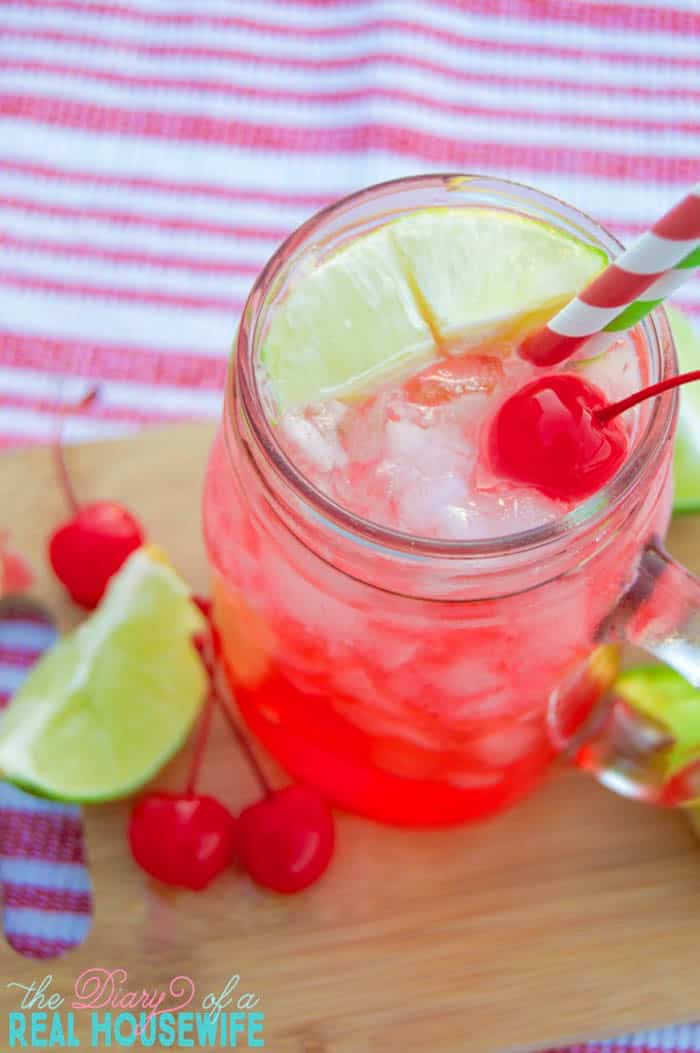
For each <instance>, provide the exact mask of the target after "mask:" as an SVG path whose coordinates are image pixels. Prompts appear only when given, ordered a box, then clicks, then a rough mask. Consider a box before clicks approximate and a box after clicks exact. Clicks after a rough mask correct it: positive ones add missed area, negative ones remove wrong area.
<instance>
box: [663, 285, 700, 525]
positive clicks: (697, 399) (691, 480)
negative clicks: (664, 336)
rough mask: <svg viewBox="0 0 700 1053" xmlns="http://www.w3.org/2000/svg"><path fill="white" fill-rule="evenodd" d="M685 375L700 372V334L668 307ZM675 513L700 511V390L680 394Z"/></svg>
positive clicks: (687, 389) (689, 386) (694, 387)
mask: <svg viewBox="0 0 700 1053" xmlns="http://www.w3.org/2000/svg"><path fill="white" fill-rule="evenodd" d="M666 313H667V314H668V320H669V322H670V323H671V330H672V332H673V338H674V340H675V344H676V351H677V352H678V364H679V367H680V370H681V372H685V371H686V370H690V369H700V334H699V333H698V331H697V330H696V329H695V328H694V326H693V324H692V322H691V321H690V319H689V318H688V317H687V315H685V314H683V312H682V311H679V310H678V308H677V307H671V306H670V305H667V306H666ZM673 478H674V494H673V510H674V512H698V511H700V386H698V384H687V385H686V386H685V387H683V388H681V391H680V414H679V417H678V431H677V432H676V445H675V449H674V454H673Z"/></svg>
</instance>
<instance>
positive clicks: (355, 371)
mask: <svg viewBox="0 0 700 1053" xmlns="http://www.w3.org/2000/svg"><path fill="white" fill-rule="evenodd" d="M606 262H607V261H606V257H605V255H604V253H603V252H601V251H600V250H599V249H596V248H594V247H592V246H591V245H588V244H586V243H585V242H581V241H578V240H576V239H575V238H572V237H570V236H569V235H567V234H564V233H563V232H561V231H559V230H557V229H555V228H554V227H550V226H547V225H546V224H544V223H541V222H539V221H538V220H534V219H529V218H527V217H525V216H519V215H517V214H516V213H512V212H506V211H504V210H497V209H488V208H484V209H467V208H464V209H458V208H450V209H448V208H430V209H424V210H422V211H419V212H414V213H411V214H410V215H407V216H404V217H402V218H400V219H397V220H394V221H392V222H390V223H387V224H385V225H384V226H381V227H378V228H376V229H375V230H373V231H372V232H371V233H369V234H366V235H364V236H362V237H360V238H358V239H357V240H356V241H354V242H353V243H352V244H351V245H349V246H347V247H345V248H341V249H339V250H338V251H337V252H335V253H334V254H333V255H331V256H330V257H328V258H327V259H325V260H323V261H322V262H320V263H319V264H318V265H317V266H315V267H310V269H309V270H308V271H307V272H306V273H304V274H303V276H302V277H300V278H299V279H298V281H297V282H296V284H294V285H293V286H292V287H291V288H290V289H289V290H288V291H286V293H285V294H284V297H283V298H282V299H281V301H280V303H279V304H278V306H277V309H276V311H275V312H274V313H273V315H272V319H271V322H270V325H269V328H268V331H267V333H266V334H265V338H264V341H263V347H262V355H261V357H262V361H263V364H264V365H265V367H266V369H267V371H268V374H269V377H270V379H271V381H272V386H273V389H274V391H275V394H276V397H277V400H278V403H279V405H280V406H281V407H282V408H283V409H285V408H289V407H293V406H303V405H305V404H307V403H309V402H313V401H316V400H318V399H321V398H324V397H328V396H341V397H346V396H348V395H351V394H353V393H354V392H355V391H361V390H362V389H363V388H364V387H365V386H366V385H367V384H368V383H371V382H373V381H375V380H376V378H381V379H385V378H386V377H389V376H390V375H391V374H392V373H394V372H396V371H398V370H400V369H402V368H404V367H405V366H406V365H407V363H411V364H412V365H415V366H416V367H417V366H418V365H419V364H420V363H421V361H422V360H428V359H429V358H430V357H431V356H432V355H433V354H434V353H435V351H436V346H437V345H446V344H447V345H449V344H451V343H457V342H459V343H460V345H461V346H462V347H465V346H469V345H470V344H473V345H477V344H479V343H481V342H482V341H484V340H486V339H491V338H494V337H503V338H509V339H510V338H516V337H520V336H522V335H523V334H524V333H525V332H527V331H529V329H531V328H534V327H535V326H537V325H539V324H541V323H542V322H543V321H545V320H546V319H547V318H548V317H551V315H552V314H554V313H555V311H556V310H557V309H558V308H559V307H560V306H561V305H562V304H563V303H565V302H566V301H567V300H569V299H571V298H572V297H573V296H574V295H575V294H576V293H577V292H578V291H579V290H580V289H581V288H582V287H583V286H584V285H585V284H586V283H587V282H588V281H590V279H591V278H593V277H594V275H595V274H597V273H598V271H600V270H601V269H602V267H603V266H604V265H605V263H606Z"/></svg>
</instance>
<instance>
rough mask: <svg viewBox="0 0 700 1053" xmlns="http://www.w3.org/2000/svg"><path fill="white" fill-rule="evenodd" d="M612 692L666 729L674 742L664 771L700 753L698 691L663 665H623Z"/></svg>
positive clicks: (686, 762) (669, 773) (678, 766)
mask: <svg viewBox="0 0 700 1053" xmlns="http://www.w3.org/2000/svg"><path fill="white" fill-rule="evenodd" d="M613 692H614V694H615V695H617V696H619V697H620V698H623V699H624V700H625V701H626V702H628V703H629V704H630V705H631V706H632V707H633V708H634V709H636V710H638V712H640V713H642V714H643V715H644V716H647V717H650V718H651V719H652V720H655V721H657V722H659V723H661V724H663V726H664V727H665V728H666V729H667V730H668V731H669V733H670V734H671V735H672V736H673V738H674V739H675V744H674V746H673V747H672V748H671V751H670V753H669V755H668V759H667V765H668V769H667V774H668V775H672V774H673V773H674V772H676V771H678V769H680V768H682V767H683V766H684V765H685V764H688V763H689V762H690V761H691V760H694V759H695V758H697V757H699V756H700V691H699V690H698V689H697V688H696V687H693V686H692V684H689V683H688V681H687V680H686V679H685V678H684V677H682V676H681V674H680V673H677V672H676V671H675V669H670V668H669V667H668V666H665V665H643V666H635V667H634V668H633V669H626V670H625V671H624V672H623V673H621V674H620V676H619V677H618V678H617V680H616V682H615V684H614V687H613Z"/></svg>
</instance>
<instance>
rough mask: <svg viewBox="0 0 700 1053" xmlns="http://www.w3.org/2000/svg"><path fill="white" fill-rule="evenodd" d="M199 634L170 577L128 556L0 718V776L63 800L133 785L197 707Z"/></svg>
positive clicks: (151, 769) (200, 692)
mask: <svg viewBox="0 0 700 1053" xmlns="http://www.w3.org/2000/svg"><path fill="white" fill-rule="evenodd" d="M204 627H205V623H204V619H203V617H202V615H201V614H200V612H199V610H198V609H197V607H196V606H195V604H194V603H193V602H192V601H191V599H190V596H189V590H188V589H187V586H186V585H185V584H184V582H183V581H181V579H180V578H179V577H178V576H177V574H176V573H175V571H174V570H172V568H171V567H169V566H168V565H167V564H166V563H164V562H162V561H161V559H160V558H159V557H158V556H157V554H155V553H154V552H152V551H150V550H149V549H143V548H142V549H138V550H137V551H136V552H135V553H134V554H133V556H131V557H130V558H129V560H128V561H127V562H126V563H125V564H124V566H123V567H122V569H121V570H120V571H119V573H118V574H117V575H116V576H115V577H114V578H113V579H112V581H111V583H110V586H109V589H108V591H107V593H106V595H105V598H104V600H103V601H102V603H101V604H100V606H99V608H98V609H97V610H96V611H95V612H94V614H92V615H91V616H90V617H89V618H88V619H87V620H86V621H85V622H83V624H82V625H81V626H80V627H79V628H78V629H76V630H75V631H74V632H72V633H70V634H69V635H68V636H65V637H64V638H63V639H61V640H60V641H59V642H58V643H57V644H56V646H55V647H53V648H52V649H51V650H50V651H49V652H47V653H46V654H45V655H44V656H43V657H42V658H41V660H40V661H39V662H38V664H37V665H36V666H35V667H34V668H33V670H32V671H31V673H30V674H29V676H28V677H27V679H26V680H25V681H24V683H23V684H22V686H21V687H20V689H19V691H18V692H17V694H16V695H15V697H14V698H13V700H12V702H11V703H10V705H9V707H8V708H7V710H5V712H4V713H3V714H2V716H0V772H1V773H2V775H3V776H4V777H5V778H6V779H8V780H9V781H10V782H16V783H18V784H19V785H22V786H25V787H28V788H29V789H31V790H34V791H38V792H39V793H42V794H45V795H46V796H50V797H57V798H60V799H62V800H67V801H107V800H113V799H115V798H118V797H124V796H126V795H127V794H129V793H131V792H132V791H133V790H135V789H137V788H138V787H140V786H142V785H143V783H145V782H147V781H148V779H150V778H151V777H152V776H153V775H154V774H155V773H156V772H157V771H158V769H159V768H160V767H161V766H162V765H163V764H164V763H165V762H166V761H167V760H168V759H169V758H170V757H171V756H172V755H173V754H174V753H175V751H176V750H177V749H178V748H179V746H180V745H181V744H182V742H183V740H184V738H185V736H186V735H187V732H188V731H189V729H190V726H191V725H192V722H193V720H194V718H195V716H196V713H197V710H198V708H199V705H200V702H201V701H202V699H203V697H204V694H205V691H206V688H207V675H206V672H205V670H204V667H203V665H202V662H201V661H200V658H199V656H198V654H197V651H196V648H195V647H194V645H193V643H192V636H193V634H195V633H197V632H201V631H203V629H204Z"/></svg>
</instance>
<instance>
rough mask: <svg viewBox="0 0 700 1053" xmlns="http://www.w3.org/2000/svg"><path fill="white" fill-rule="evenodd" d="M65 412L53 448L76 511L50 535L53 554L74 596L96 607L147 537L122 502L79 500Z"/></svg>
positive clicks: (91, 397) (87, 400)
mask: <svg viewBox="0 0 700 1053" xmlns="http://www.w3.org/2000/svg"><path fill="white" fill-rule="evenodd" d="M96 398H97V390H96V389H95V390H93V391H91V392H90V393H89V394H88V395H86V397H85V398H84V399H82V400H81V401H80V402H79V403H78V405H77V406H75V407H74V409H75V410H77V411H80V410H83V409H86V408H87V407H88V406H89V405H91V403H92V402H94V401H95V399H96ZM64 416H65V414H64V415H62V416H61V419H60V421H59V427H58V432H57V435H56V439H55V442H54V445H53V450H54V457H55V460H56V469H57V472H58V478H59V482H60V485H61V488H62V490H63V492H64V494H65V495H66V499H67V501H68V504H69V505H70V507H71V510H72V515H71V518H70V519H69V520H67V521H66V522H65V523H62V524H61V525H60V526H59V527H57V529H56V530H55V531H54V532H53V534H52V535H51V538H50V539H49V560H50V562H51V566H52V567H53V570H54V573H55V575H56V577H57V578H58V580H59V581H60V582H61V583H62V584H63V585H65V587H66V589H67V590H68V592H69V593H70V595H71V597H72V599H73V600H74V601H75V602H76V603H78V604H80V606H81V607H87V608H88V610H92V609H93V608H94V607H96V606H97V604H98V603H99V602H100V600H101V599H102V596H103V594H104V591H105V589H106V587H107V584H108V582H109V579H110V578H111V577H112V575H113V574H116V572H117V571H118V570H119V569H120V567H121V566H122V564H123V563H124V562H125V561H126V560H127V558H128V557H129V556H130V555H131V553H132V552H133V551H134V550H135V549H137V548H140V546H141V545H142V544H143V543H144V540H145V534H144V531H143V529H142V527H141V524H140V523H139V522H138V520H137V519H136V518H135V517H134V516H133V515H132V514H131V512H129V511H128V510H127V509H126V508H124V507H123V505H120V504H117V503H116V502H114V501H95V502H93V503H92V504H89V505H81V504H80V503H79V501H78V498H77V497H76V494H75V490H74V488H73V484H72V482H71V479H70V475H69V473H68V469H67V467H66V462H65V457H64V455H63V444H62V429H63V418H64Z"/></svg>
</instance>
